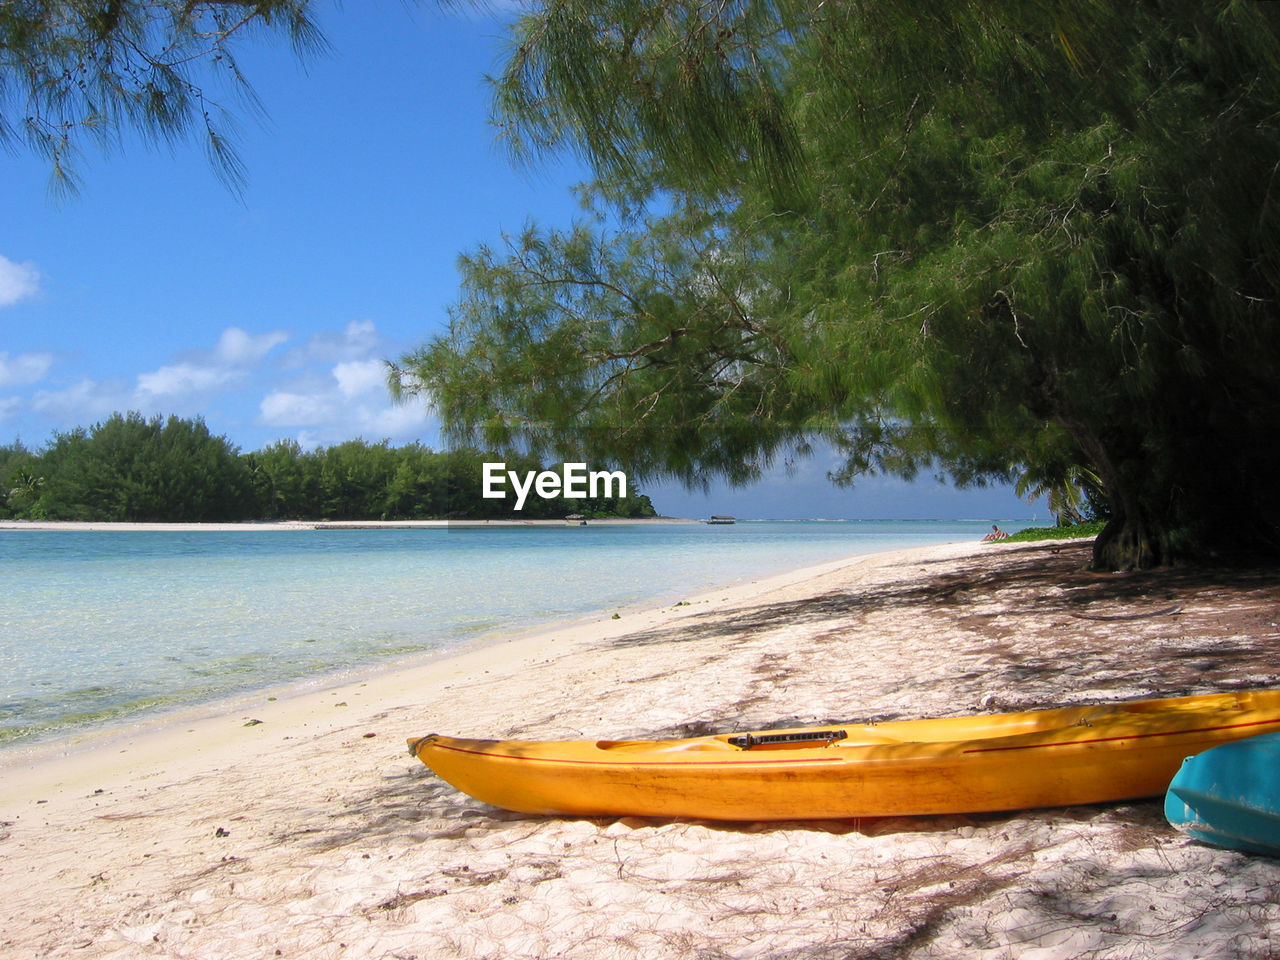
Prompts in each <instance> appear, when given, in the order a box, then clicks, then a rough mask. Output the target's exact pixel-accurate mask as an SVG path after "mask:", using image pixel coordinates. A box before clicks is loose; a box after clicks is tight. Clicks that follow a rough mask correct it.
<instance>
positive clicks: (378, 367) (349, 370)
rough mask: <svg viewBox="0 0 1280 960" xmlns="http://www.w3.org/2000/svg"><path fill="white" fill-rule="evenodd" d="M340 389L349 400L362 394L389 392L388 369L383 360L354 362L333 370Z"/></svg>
mask: <svg viewBox="0 0 1280 960" xmlns="http://www.w3.org/2000/svg"><path fill="white" fill-rule="evenodd" d="M333 378H334V379H335V380H337V381H338V389H339V390H340V391H341V392H342V395H343V396H344V397H346V398H347V399H348V400H350V399H353V398H355V397H358V396H360V395H361V394H366V393H372V392H373V391H375V390H377V391H381V392H382V393H384V394H385V393H386V390H387V367H386V365H385V364H384V363H383V362H382V361H381V360H353V361H351V362H350V363H340V364H338V365H337V366H336V367H334V368H333Z"/></svg>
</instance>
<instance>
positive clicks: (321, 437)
mask: <svg viewBox="0 0 1280 960" xmlns="http://www.w3.org/2000/svg"><path fill="white" fill-rule="evenodd" d="M338 366H339V367H343V368H344V370H343V372H342V373H341V374H340V373H339V370H338V367H335V368H334V370H333V377H332V378H331V379H330V380H328V381H327V382H325V381H321V380H318V379H315V378H307V379H305V380H303V381H301V382H299V383H298V384H297V385H296V386H294V387H293V388H291V389H277V390H273V391H272V392H271V393H269V394H267V396H265V397H263V399H262V403H261V404H260V406H259V414H260V419H261V422H262V423H264V424H266V425H268V426H272V427H282V428H286V429H298V428H304V429H299V432H298V434H297V438H298V442H299V443H301V444H303V446H316V445H319V444H327V443H340V442H342V441H343V440H351V439H354V438H356V437H363V438H364V439H366V440H369V441H377V440H381V439H383V438H384V437H385V438H389V439H390V440H392V442H395V443H404V442H407V441H410V440H414V439H418V438H420V437H422V436H423V435H424V434H427V433H431V432H434V431H433V430H432V429H430V423H431V420H430V417H429V415H428V412H427V408H426V405H425V404H423V403H422V402H420V401H417V400H413V401H410V402H408V403H404V404H399V403H395V402H393V401H392V400H391V398H390V397H389V396H388V395H387V393H386V377H385V374H384V372H383V367H382V364H381V363H380V362H377V361H370V362H368V363H367V364H339V365H338Z"/></svg>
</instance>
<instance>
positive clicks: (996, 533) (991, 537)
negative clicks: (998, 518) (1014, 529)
mask: <svg viewBox="0 0 1280 960" xmlns="http://www.w3.org/2000/svg"><path fill="white" fill-rule="evenodd" d="M1008 539H1009V535H1008V534H1007V533H1005V532H1004V531H1003V530H1001V529H1000V528H999V527H998V526H996V525H995V524H994V523H993V524H992V525H991V532H990V533H988V534H987V535H986V536H985V537H983V538H982V542H983V543H992V542H994V541H996V540H1008Z"/></svg>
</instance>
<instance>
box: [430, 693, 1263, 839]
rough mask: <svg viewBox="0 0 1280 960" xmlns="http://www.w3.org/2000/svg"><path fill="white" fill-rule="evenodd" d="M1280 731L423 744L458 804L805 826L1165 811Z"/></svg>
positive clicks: (1150, 721)
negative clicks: (1152, 803) (1194, 784)
mask: <svg viewBox="0 0 1280 960" xmlns="http://www.w3.org/2000/svg"><path fill="white" fill-rule="evenodd" d="M1274 731H1280V690H1264V691H1251V692H1242V693H1231V694H1215V695H1211V696H1201V697H1181V698H1175V699H1166V700H1143V701H1136V702H1130V703H1119V704H1105V705H1094V706H1085V707H1071V708H1062V709H1055V710H1040V711H1031V712H1026V713H1012V714H996V715H981V716H970V717H952V718H944V719H935V720H906V721H893V722H889V723H880V724H869V725H854V726H845V727H840V726H836V727H823V728H797V729H791V730H781V731H766V732H762V733H754V734H750V735H737V736H728V735H719V736H713V737H695V738H690V739H684V740H627V741H585V740H584V741H545V742H537V741H522V740H504V741H498V740H463V739H456V738H452V737H444V736H438V735H434V734H433V735H430V736H427V737H421V738H418V739H414V740H410V741H409V743H410V752H411V753H413V754H414V755H415V756H417V757H418V758H419V759H420V760H422V762H423V763H425V764H426V765H427V766H428V767H430V768H431V769H432V770H433V771H434V772H435V773H436V774H437V775H438V776H440V777H441V778H442V779H444V780H445V781H447V782H448V783H450V784H451V785H453V786H454V787H456V788H457V789H459V790H461V791H463V792H464V793H467V794H469V795H470V796H472V797H475V798H476V799H478V800H482V801H484V802H485V803H489V804H492V805H494V806H498V807H504V808H506V809H509V810H515V811H519V812H521V813H533V814H559V815H570V816H652V817H675V818H696V819H713V820H794V819H830V818H846V817H879V816H900V815H926V814H946V813H971V812H980V811H998V810H1018V809H1029V808H1035V807H1051V806H1064V805H1070V804H1081V803H1098V802H1104V801H1114V800H1126V799H1136V798H1140V797H1150V796H1157V795H1160V794H1162V793H1164V792H1165V790H1166V788H1167V787H1168V785H1169V781H1170V779H1171V778H1172V777H1173V775H1174V774H1175V773H1177V771H1178V769H1179V767H1180V765H1181V764H1182V761H1183V759H1184V758H1185V757H1186V756H1187V755H1189V754H1192V753H1199V752H1202V751H1204V750H1207V749H1210V748H1212V747H1214V746H1217V745H1218V744H1222V743H1227V742H1230V741H1232V740H1236V739H1240V738H1243V737H1248V736H1250V735H1253V734H1257V733H1264V732H1274ZM747 737H750V738H751V739H750V740H747V739H746V738H747ZM793 738H794V739H793Z"/></svg>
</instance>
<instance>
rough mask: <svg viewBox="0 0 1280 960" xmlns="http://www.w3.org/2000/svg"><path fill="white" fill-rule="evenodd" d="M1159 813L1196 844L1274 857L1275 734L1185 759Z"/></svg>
mask: <svg viewBox="0 0 1280 960" xmlns="http://www.w3.org/2000/svg"><path fill="white" fill-rule="evenodd" d="M1164 813H1165V816H1166V817H1167V818H1168V820H1169V822H1170V823H1171V824H1173V826H1175V827H1177V828H1178V829H1179V830H1181V831H1183V832H1184V833H1186V834H1188V835H1189V836H1192V837H1194V838H1195V839H1197V840H1203V841H1204V842H1205V843H1212V844H1215V845H1217V846H1219V847H1227V848H1229V849H1231V850H1247V851H1249V852H1250V853H1263V854H1267V855H1268V856H1272V857H1280V733H1267V734H1262V735H1260V736H1256V737H1248V738H1246V739H1244V740H1237V741H1235V742H1234V743H1228V744H1224V745H1223V746H1220V747H1214V748H1213V749H1212V750H1206V751H1205V752H1204V753H1201V754H1198V755H1196V756H1194V757H1187V759H1186V760H1185V761H1183V764H1182V768H1181V769H1180V770H1179V771H1178V773H1177V775H1176V776H1175V777H1174V778H1173V782H1172V783H1170V784H1169V792H1168V793H1167V794H1166V795H1165V801H1164Z"/></svg>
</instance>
